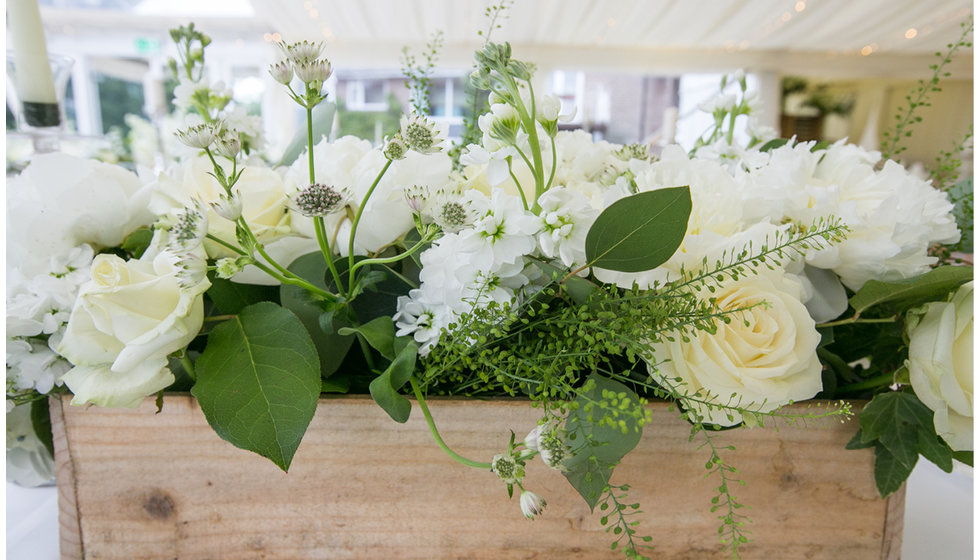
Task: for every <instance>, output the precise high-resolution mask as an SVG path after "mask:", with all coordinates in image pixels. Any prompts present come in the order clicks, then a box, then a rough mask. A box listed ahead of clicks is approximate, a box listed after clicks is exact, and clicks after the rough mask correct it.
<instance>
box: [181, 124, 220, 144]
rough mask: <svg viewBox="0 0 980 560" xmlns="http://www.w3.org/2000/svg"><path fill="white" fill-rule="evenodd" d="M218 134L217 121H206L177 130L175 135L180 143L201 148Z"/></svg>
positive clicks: (212, 141) (211, 142) (215, 138)
mask: <svg viewBox="0 0 980 560" xmlns="http://www.w3.org/2000/svg"><path fill="white" fill-rule="evenodd" d="M220 134H221V125H220V124H219V123H214V122H206V123H201V124H198V125H194V126H191V127H188V128H187V129H186V130H178V131H177V133H176V136H177V140H180V142H181V143H182V144H184V145H186V146H190V147H191V148H197V149H199V150H203V149H205V148H207V147H209V146H210V145H211V144H213V143H214V141H215V140H217V138H218V136H219V135H220Z"/></svg>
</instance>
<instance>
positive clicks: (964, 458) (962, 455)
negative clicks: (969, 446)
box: [953, 451, 973, 467]
mask: <svg viewBox="0 0 980 560" xmlns="http://www.w3.org/2000/svg"><path fill="white" fill-rule="evenodd" d="M953 458H954V459H956V460H957V461H959V462H961V463H963V464H964V465H969V466H971V467H972V466H973V452H972V451H954V452H953Z"/></svg>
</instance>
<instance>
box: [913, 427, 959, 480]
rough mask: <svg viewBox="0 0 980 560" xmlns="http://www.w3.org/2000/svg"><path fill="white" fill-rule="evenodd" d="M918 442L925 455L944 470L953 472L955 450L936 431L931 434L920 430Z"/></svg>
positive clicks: (920, 451)
mask: <svg viewBox="0 0 980 560" xmlns="http://www.w3.org/2000/svg"><path fill="white" fill-rule="evenodd" d="M917 443H918V448H919V453H921V454H922V456H923V457H925V458H926V459H929V460H930V461H932V463H933V464H934V465H936V466H937V467H939V468H940V469H942V470H943V472H953V450H952V449H950V448H949V445H946V443H945V442H944V441H943V440H942V439H940V437H939V436H938V435H935V432H933V433H932V434H930V433H928V432H927V431H925V430H919V432H918V442H917Z"/></svg>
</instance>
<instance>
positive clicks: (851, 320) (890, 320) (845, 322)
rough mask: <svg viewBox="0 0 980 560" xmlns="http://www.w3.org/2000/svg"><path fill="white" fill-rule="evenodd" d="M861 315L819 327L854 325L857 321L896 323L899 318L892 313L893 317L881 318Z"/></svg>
mask: <svg viewBox="0 0 980 560" xmlns="http://www.w3.org/2000/svg"><path fill="white" fill-rule="evenodd" d="M859 317H860V315H855V316H853V317H848V318H847V319H841V320H839V321H830V322H829V323H820V324H819V325H817V327H837V326H840V325H853V324H856V323H894V322H895V321H896V320H898V316H896V315H892V316H891V317H884V318H881V319H860V318H859Z"/></svg>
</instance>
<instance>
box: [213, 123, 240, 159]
mask: <svg viewBox="0 0 980 560" xmlns="http://www.w3.org/2000/svg"><path fill="white" fill-rule="evenodd" d="M241 150H242V141H241V138H240V136H239V134H238V132H236V131H231V130H222V131H221V134H219V135H218V138H217V139H216V140H215V142H214V151H215V153H217V154H218V155H219V156H221V157H226V158H228V159H232V160H233V159H235V158H237V157H238V153H239V152H240V151H241Z"/></svg>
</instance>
